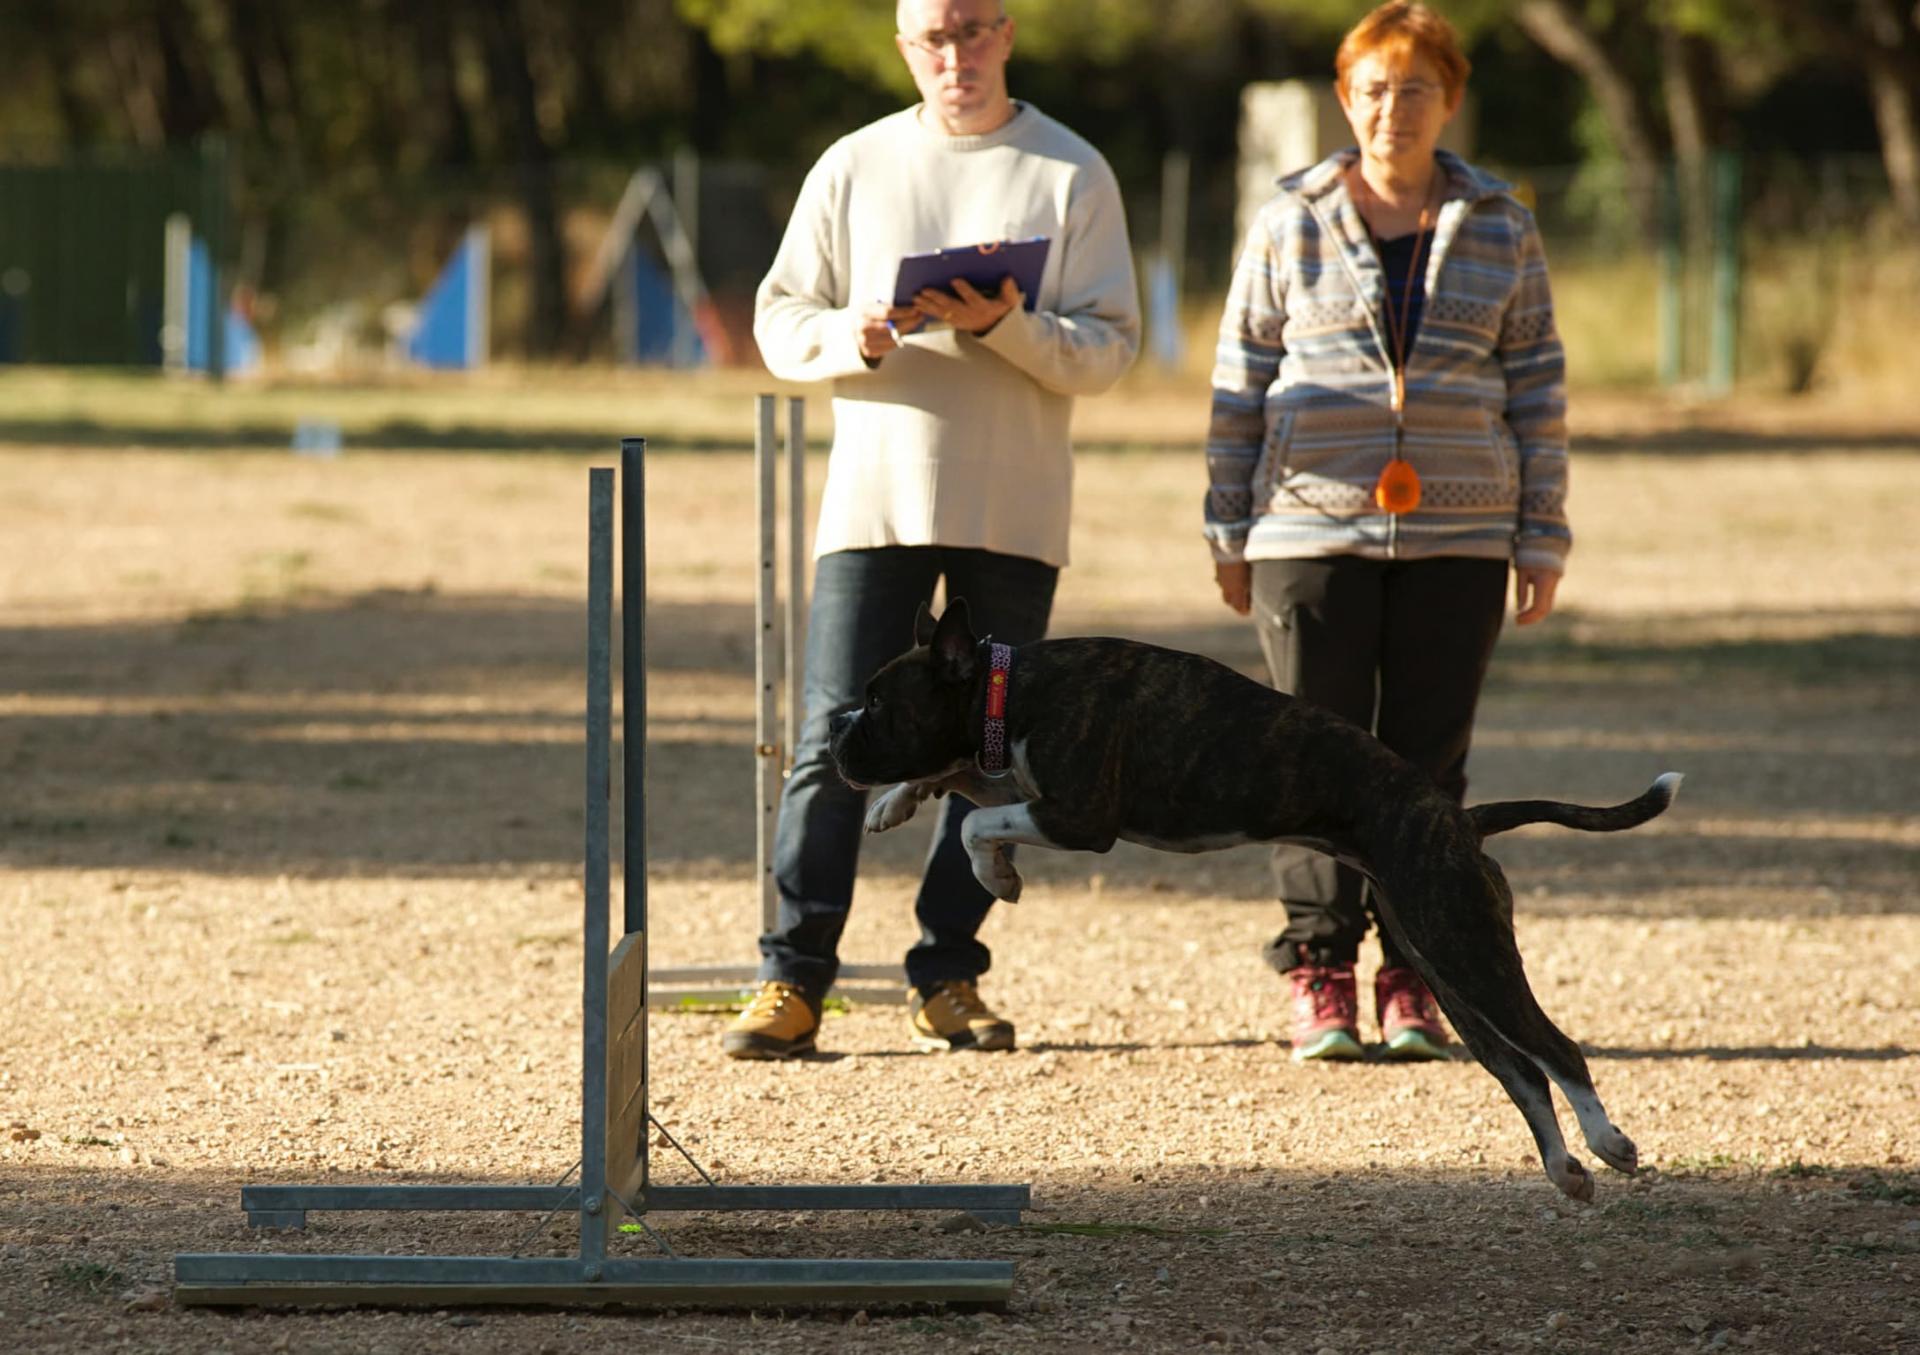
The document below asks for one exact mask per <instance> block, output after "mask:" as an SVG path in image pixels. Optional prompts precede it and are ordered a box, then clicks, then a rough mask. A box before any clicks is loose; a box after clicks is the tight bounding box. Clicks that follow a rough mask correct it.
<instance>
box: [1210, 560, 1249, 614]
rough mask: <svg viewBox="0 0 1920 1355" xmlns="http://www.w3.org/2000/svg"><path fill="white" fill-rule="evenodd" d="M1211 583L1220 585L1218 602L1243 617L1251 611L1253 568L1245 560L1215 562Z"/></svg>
mask: <svg viewBox="0 0 1920 1355" xmlns="http://www.w3.org/2000/svg"><path fill="white" fill-rule="evenodd" d="M1213 581H1214V582H1215V583H1217V584H1219V585H1220V600H1221V601H1222V602H1224V603H1226V604H1227V606H1229V607H1231V608H1233V610H1234V611H1236V612H1238V613H1240V615H1242V616H1245V615H1246V614H1247V613H1248V612H1250V611H1252V610H1253V566H1252V565H1250V564H1248V563H1247V562H1246V561H1245V560H1225V561H1222V560H1215V561H1214V562H1213Z"/></svg>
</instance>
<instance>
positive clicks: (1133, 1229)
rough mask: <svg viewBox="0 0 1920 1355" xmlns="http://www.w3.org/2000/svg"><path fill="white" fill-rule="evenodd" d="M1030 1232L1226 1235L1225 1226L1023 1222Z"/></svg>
mask: <svg viewBox="0 0 1920 1355" xmlns="http://www.w3.org/2000/svg"><path fill="white" fill-rule="evenodd" d="M1020 1226H1021V1229H1022V1231H1024V1232H1029V1233H1061V1234H1064V1235H1066V1236H1068V1237H1133V1236H1145V1237H1225V1236H1226V1235H1227V1230H1226V1229H1225V1228H1163V1227H1161V1226H1160V1225H1159V1224H1157V1223H1102V1222H1094V1223H1023V1224H1021V1225H1020Z"/></svg>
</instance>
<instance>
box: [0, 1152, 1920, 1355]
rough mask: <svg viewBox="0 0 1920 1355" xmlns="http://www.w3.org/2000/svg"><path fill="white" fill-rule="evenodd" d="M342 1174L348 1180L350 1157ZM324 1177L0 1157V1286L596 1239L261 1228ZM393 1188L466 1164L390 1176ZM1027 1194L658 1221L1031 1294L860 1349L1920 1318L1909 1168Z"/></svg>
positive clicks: (1517, 1339) (843, 1327)
mask: <svg viewBox="0 0 1920 1355" xmlns="http://www.w3.org/2000/svg"><path fill="white" fill-rule="evenodd" d="M342 1165H344V1166H345V1167H346V1168H347V1171H348V1176H352V1174H353V1172H352V1164H342ZM556 1165H557V1164H556ZM1129 1176H1130V1177H1131V1179H1128V1178H1129ZM309 1179H311V1178H303V1177H300V1176H297V1175H296V1176H280V1177H277V1178H270V1177H268V1176H265V1175H255V1176H251V1177H246V1176H243V1174H242V1173H240V1172H239V1171H235V1172H234V1173H233V1174H232V1175H231V1176H230V1177H229V1176H223V1175H221V1174H219V1173H212V1172H196V1173H180V1172H171V1171H164V1170H162V1171H155V1170H143V1171H140V1172H120V1173H118V1174H115V1175H114V1176H113V1177H112V1178H111V1179H110V1180H108V1179H103V1177H102V1175H101V1174H100V1173H98V1172H82V1171H78V1170H68V1169H61V1170H38V1169H32V1168H20V1167H9V1168H5V1169H0V1236H4V1237H6V1238H8V1239H9V1240H10V1246H9V1248H8V1257H9V1263H8V1271H9V1273H10V1276H11V1277H12V1278H11V1279H10V1280H9V1281H8V1282H7V1283H6V1286H5V1287H6V1288H7V1289H11V1290H13V1291H14V1292H13V1293H12V1294H11V1295H9V1296H8V1302H7V1307H8V1308H9V1309H10V1310H11V1311H12V1315H13V1316H14V1317H15V1318H16V1319H18V1318H21V1317H25V1316H33V1317H34V1318H35V1319H36V1321H39V1320H43V1317H44V1318H51V1317H52V1315H54V1314H58V1315H59V1322H60V1323H61V1325H62V1327H63V1328H65V1329H66V1330H68V1331H69V1332H78V1331H80V1329H81V1328H83V1327H84V1326H85V1325H86V1324H87V1323H89V1322H92V1321H95V1320H96V1319H97V1318H102V1319H103V1318H111V1319H112V1320H114V1321H116V1322H118V1323H120V1324H122V1329H121V1331H120V1335H121V1336H122V1337H124V1336H125V1335H126V1334H127V1333H126V1330H125V1329H126V1328H127V1327H128V1326H129V1325H130V1326H131V1329H132V1330H133V1331H134V1332H136V1333H139V1334H141V1335H143V1336H144V1338H145V1339H147V1340H149V1341H158V1340H160V1339H161V1338H162V1337H165V1338H167V1341H168V1348H189V1347H192V1346H196V1345H198V1346H210V1345H212V1344H216V1343H217V1344H222V1345H224V1344H227V1343H228V1342H229V1341H231V1340H233V1339H235V1337H234V1332H235V1329H234V1327H233V1325H232V1324H233V1322H234V1321H235V1319H234V1318H231V1317H227V1316H224V1315H222V1314H220V1313H218V1312H216V1311H209V1310H204V1309H184V1308H179V1307H175V1306H169V1305H164V1304H163V1305H160V1306H159V1307H157V1308H155V1309H153V1310H151V1311H145V1312H138V1311H136V1312H133V1313H126V1312H125V1311H124V1306H125V1296H126V1293H127V1291H128V1290H130V1289H131V1290H139V1289H142V1288H149V1289H152V1290H158V1291H162V1292H164V1291H166V1290H168V1289H170V1286H171V1278H172V1258H173V1256H174V1255H176V1254H178V1253H181V1252H206V1251H213V1252H221V1251H228V1252H235V1251H247V1252H253V1251H259V1252H267V1251H271V1252H292V1253H331V1254H362V1255H368V1254H371V1255H381V1256H386V1255H441V1256H490V1255H491V1256H504V1255H508V1254H510V1253H513V1252H514V1251H516V1250H519V1251H521V1253H522V1254H526V1255H535V1256H572V1255H575V1254H576V1251H575V1247H576V1243H575V1228H574V1221H573V1216H571V1215H562V1216H560V1217H559V1218H556V1219H554V1220H552V1221H551V1222H550V1223H549V1224H547V1225H546V1226H533V1227H532V1228H531V1235H530V1232H529V1226H530V1224H534V1223H535V1220H534V1219H533V1218H532V1216H528V1215H522V1214H505V1215H503V1214H493V1213H478V1214H474V1213H468V1214H438V1215H430V1214H426V1215H423V1214H314V1215H310V1216H309V1226H308V1228H307V1230H306V1231H305V1232H301V1233H286V1232H267V1231H255V1230H250V1229H249V1228H248V1227H247V1226H246V1224H245V1220H244V1216H243V1215H242V1214H241V1212H240V1210H239V1207H238V1191H239V1186H240V1184H241V1183H242V1181H243V1180H247V1181H250V1182H252V1183H255V1184H266V1183H268V1182H269V1181H270V1180H278V1181H280V1182H283V1183H288V1184H291V1183H296V1182H299V1181H301V1180H309ZM330 1179H331V1180H332V1181H334V1182H336V1183H338V1182H342V1181H344V1180H345V1179H347V1177H334V1178H330ZM399 1179H405V1180H407V1181H410V1182H416V1183H424V1182H428V1181H431V1182H433V1183H436V1184H455V1183H458V1182H459V1181H460V1180H462V1179H465V1180H470V1178H455V1179H448V1178H423V1177H417V1176H413V1175H411V1174H398V1173H383V1174H381V1180H382V1181H383V1182H387V1183H391V1182H394V1181H396V1180H399ZM514 1183H515V1182H512V1181H509V1180H504V1179H495V1180H492V1181H488V1182H486V1183H485V1184H514ZM1034 1184H1035V1186H1036V1204H1037V1205H1038V1206H1039V1208H1038V1209H1037V1210H1036V1211H1034V1212H1032V1213H1030V1214H1029V1215H1027V1219H1026V1222H1025V1223H1024V1224H1023V1225H1022V1226H1020V1227H1018V1228H988V1229H983V1230H982V1229H971V1228H965V1227H956V1226H954V1224H955V1221H956V1218H957V1217H958V1216H955V1215H952V1214H949V1213H942V1214H938V1215H932V1216H928V1215H924V1214H923V1215H914V1214H904V1213H897V1214H846V1215H837V1214H832V1213H809V1214H800V1215H782V1214H768V1213H758V1214H738V1215H715V1214H706V1215H659V1214H656V1215H654V1216H653V1217H652V1222H653V1223H654V1225H655V1226H656V1227H657V1228H658V1229H659V1232H660V1234H661V1235H662V1236H664V1237H665V1238H666V1239H667V1241H668V1242H669V1243H670V1244H671V1245H672V1246H673V1248H674V1250H675V1251H676V1252H677V1253H678V1254H680V1255H682V1256H686V1257H693V1258H703V1257H710V1258H722V1257H743V1258H755V1259H776V1258H797V1259H826V1258H842V1259H846V1258H863V1257H864V1258H876V1259H974V1260H1008V1261H1012V1262H1013V1263H1014V1268H1015V1269H1014V1274H1015V1285H1014V1298H1013V1301H1012V1303H1011V1304H1010V1305H1009V1306H1008V1308H1007V1310H1006V1311H1005V1312H1004V1313H1002V1314H998V1315H993V1316H985V1317H983V1316H976V1315H972V1314H967V1313H962V1312H955V1311H952V1310H947V1309H930V1308H926V1307H919V1308H907V1309H892V1308H887V1307H883V1306H881V1305H877V1304H875V1305H870V1306H869V1311H868V1312H867V1314H866V1319H865V1320H864V1321H859V1322H856V1323H853V1324H848V1323H847V1310H846V1309H845V1308H843V1309H841V1310H839V1311H827V1310H821V1311H818V1312H816V1313H813V1314H811V1315H809V1314H807V1313H805V1312H803V1311H796V1312H792V1313H789V1314H787V1318H788V1320H789V1321H790V1322H791V1321H797V1322H799V1323H800V1324H801V1327H800V1329H799V1331H798V1332H796V1330H795V1329H794V1328H793V1327H791V1326H789V1327H786V1328H782V1329H780V1330H782V1332H783V1334H784V1335H787V1336H792V1335H797V1334H800V1333H801V1332H804V1330H805V1327H806V1326H809V1325H815V1326H817V1329H818V1337H819V1341H820V1342H822V1343H830V1344H832V1345H833V1346H834V1347H835V1348H837V1349H852V1350H862V1351H864V1350H875V1351H882V1350H895V1349H900V1348H902V1345H901V1343H902V1342H903V1341H906V1342H911V1341H912V1340H913V1338H914V1337H916V1336H919V1337H935V1338H940V1340H941V1341H942V1342H943V1343H951V1342H952V1341H954V1340H969V1341H972V1340H980V1339H985V1340H987V1341H989V1342H990V1343H991V1344H992V1345H994V1346H995V1348H1008V1347H1014V1348H1020V1349H1028V1348H1033V1349H1046V1348H1052V1349H1060V1348H1066V1347H1064V1346H1063V1345H1062V1344H1060V1343H1062V1342H1067V1343H1070V1344H1071V1348H1075V1349H1080V1348H1085V1349H1095V1348H1099V1349H1111V1348H1113V1347H1115V1346H1118V1345H1130V1344H1139V1345H1144V1346H1146V1347H1150V1348H1155V1349H1200V1348H1203V1347H1204V1346H1206V1345H1209V1344H1220V1345H1223V1346H1225V1347H1227V1348H1244V1347H1246V1346H1248V1345H1249V1344H1251V1343H1252V1342H1253V1341H1255V1340H1257V1339H1264V1340H1265V1341H1267V1342H1269V1343H1271V1344H1274V1345H1277V1346H1279V1347H1280V1348H1287V1349H1307V1350H1313V1349H1320V1348H1323V1347H1326V1346H1328V1345H1330V1344H1335V1343H1336V1342H1337V1343H1338V1348H1341V1349H1366V1350H1375V1349H1392V1350H1436V1349H1445V1350H1481V1349H1494V1348H1501V1347H1506V1346H1509V1345H1514V1344H1521V1345H1531V1344H1534V1343H1535V1341H1536V1338H1539V1339H1544V1340H1548V1341H1550V1342H1551V1344H1552V1347H1553V1348H1554V1349H1555V1350H1569V1351H1599V1350H1606V1351H1612V1350H1620V1349H1627V1348H1634V1349H1641V1348H1645V1349H1692V1348H1719V1347H1721V1346H1724V1345H1727V1344H1729V1339H1731V1342H1732V1343H1733V1344H1735V1345H1737V1346H1744V1345H1752V1344H1756V1343H1757V1344H1759V1345H1760V1346H1762V1347H1763V1348H1765V1349H1770V1350H1811V1349H1820V1350H1825V1351H1834V1352H1855V1351H1881V1350H1887V1349H1892V1348H1894V1346H1895V1345H1897V1339H1896V1334H1897V1332H1899V1331H1900V1330H1901V1329H1902V1328H1901V1325H1900V1324H1903V1323H1904V1324H1907V1325H1908V1326H1909V1327H1910V1326H1911V1324H1912V1323H1913V1322H1914V1320H1915V1319H1916V1318H1917V1317H1920V1301H1917V1300H1916V1298H1915V1295H1914V1293H1913V1292H1912V1290H1911V1289H1910V1288H1906V1289H1902V1288H1901V1287H1900V1286H1899V1282H1898V1280H1897V1278H1895V1276H1894V1275H1893V1274H1892V1273H1891V1270H1890V1268H1891V1267H1893V1266H1894V1265H1895V1264H1896V1263H1898V1262H1902V1261H1904V1262H1906V1263H1909V1264H1910V1263H1911V1259H1912V1256H1913V1253H1914V1251H1915V1249H1916V1246H1920V1244H1916V1243H1915V1242H1914V1241H1912V1240H1911V1237H1912V1235H1911V1234H1910V1233H1901V1232H1898V1231H1889V1228H1890V1225H1891V1227H1892V1228H1893V1229H1898V1227H1899V1225H1900V1220H1901V1219H1904V1218H1910V1217H1912V1216H1913V1214H1914V1212H1915V1209H1914V1206H1915V1204H1916V1202H1920V1178H1916V1177H1915V1176H1913V1175H1912V1174H1911V1173H1907V1174H1904V1175H1902V1174H1888V1173H1882V1172H1877V1171H1869V1170H1852V1169H1830V1168H1822V1167H1804V1166H1802V1167H1796V1168H1789V1169H1783V1170H1777V1171H1772V1172H1762V1171H1758V1170H1755V1169H1751V1168H1737V1167H1710V1168H1706V1169H1700V1170H1689V1171H1685V1172H1683V1173H1679V1174H1675V1175H1671V1176H1667V1175H1660V1174H1658V1173H1655V1174H1653V1175H1651V1176H1646V1177H1642V1178H1641V1179H1640V1180H1639V1181H1636V1182H1627V1181H1625V1180H1623V1179H1621V1178H1619V1177H1615V1176H1611V1175H1609V1176H1607V1177H1606V1178H1605V1179H1604V1180H1603V1181H1602V1182H1601V1183H1600V1193H1599V1195H1598V1198H1597V1201H1596V1203H1595V1204H1593V1205H1592V1206H1589V1207H1587V1208H1584V1209H1578V1210H1576V1209H1572V1208H1570V1207H1569V1206H1566V1205H1565V1204H1564V1203H1557V1202H1556V1201H1557V1197H1556V1196H1555V1195H1554V1194H1553V1192H1552V1191H1551V1190H1550V1189H1549V1188H1547V1187H1546V1186H1545V1185H1544V1183H1542V1182H1540V1181H1539V1180H1538V1179H1536V1178H1533V1177H1532V1175H1531V1174H1530V1173H1526V1172H1522V1171H1518V1170H1516V1171H1514V1172H1512V1173H1499V1172H1493V1171H1484V1170H1482V1171H1472V1170H1468V1171H1459V1170H1429V1169H1421V1170H1406V1169H1393V1168H1390V1167H1387V1166H1381V1167H1380V1168H1378V1169H1369V1170H1368V1171H1366V1172H1364V1173H1345V1174H1333V1175H1328V1174H1322V1173H1312V1172H1301V1171H1267V1170H1262V1169H1258V1168H1229V1169H1219V1168H1209V1167H1206V1166H1199V1165H1173V1166H1169V1165H1165V1164H1154V1163H1152V1162H1151V1161H1149V1160H1148V1159H1147V1158H1145V1157H1143V1159H1142V1160H1141V1163H1140V1164H1139V1169H1138V1170H1134V1169H1133V1164H1125V1163H1122V1164H1115V1165H1113V1166H1092V1167H1087V1168H1083V1169H1080V1170H1077V1171H1075V1172H1072V1173H1070V1174H1065V1173H1057V1174H1055V1175H1054V1176H1053V1177H1051V1178H1050V1179H1046V1180H1042V1181H1037V1182H1035V1183H1034ZM1889 1202H1891V1212H1889V1208H1888V1203H1889ZM1442 1238H1444V1239H1445V1244H1444V1245H1440V1246H1436V1245H1434V1244H1435V1242H1436V1240H1438V1239H1442ZM611 1251H612V1254H613V1255H616V1256H635V1257H644V1256H649V1255H657V1254H658V1253H657V1251H655V1249H654V1246H653V1244H652V1242H651V1241H650V1240H649V1239H648V1238H647V1237H646V1236H645V1235H627V1236H623V1237H620V1238H618V1239H617V1240H616V1241H615V1242H614V1243H613V1244H612V1248H611ZM1371 1296H1378V1297H1377V1298H1374V1297H1371ZM1389 1296H1390V1301H1389ZM848 1306H849V1307H854V1306H860V1305H859V1304H857V1303H856V1304H852V1305H848ZM433 1307H434V1308H435V1309H437V1310H438V1311H433V1312H428V1311H421V1310H415V1311H412V1312H402V1313H399V1314H395V1313H381V1312H378V1311H360V1312H349V1313H344V1314H339V1315H336V1317H335V1318H333V1319H332V1320H331V1321H330V1324H329V1327H328V1335H329V1337H331V1338H332V1339H334V1340H336V1341H341V1342H345V1343H346V1345H347V1346H351V1345H352V1344H354V1343H355V1341H356V1338H354V1337H353V1335H352V1333H353V1332H354V1331H360V1338H363V1339H364V1341H365V1342H367V1343H371V1342H373V1341H374V1339H375V1338H376V1337H377V1338H378V1339H379V1342H380V1343H381V1344H383V1345H391V1344H392V1343H393V1342H394V1341H396V1340H398V1341H401V1342H403V1343H406V1344H409V1345H413V1347H414V1348H416V1349H442V1348H448V1349H451V1348H456V1347H454V1346H451V1345H445V1344H443V1343H444V1342H446V1341H448V1340H451V1339H453V1338H459V1337H462V1336H464V1335H467V1334H465V1333H461V1332H453V1333H451V1335H450V1336H449V1335H448V1334H447V1333H446V1330H445V1329H446V1327H447V1326H448V1325H449V1324H448V1320H447V1319H448V1312H447V1311H446V1307H447V1305H445V1304H436V1305H433ZM470 1311H471V1313H472V1314H473V1316H471V1317H468V1318H463V1319H461V1320H460V1321H457V1322H455V1323H453V1324H452V1325H454V1326H463V1327H471V1326H474V1325H476V1324H478V1323H511V1324H513V1327H512V1329H513V1330H514V1331H515V1332H518V1333H520V1334H522V1335H523V1336H525V1337H526V1338H527V1339H528V1342H529V1348H531V1345H532V1344H533V1342H534V1339H535V1338H536V1337H541V1338H544V1337H545V1335H546V1334H547V1330H548V1326H549V1325H551V1327H552V1328H553V1330H554V1331H556V1332H564V1331H569V1330H570V1331H571V1333H572V1334H571V1335H568V1336H567V1337H566V1340H567V1343H568V1344H569V1346H570V1348H574V1349H595V1350H598V1349H603V1348H612V1347H611V1343H612V1342H613V1341H616V1340H626V1339H631V1331H632V1329H631V1328H629V1327H628V1325H627V1322H626V1321H625V1320H622V1319H621V1318H619V1317H617V1316H609V1317H606V1318H602V1319H597V1320H595V1321H593V1322H591V1323H588V1324H582V1323H581V1322H580V1321H579V1314H577V1313H575V1314H572V1315H567V1314H552V1315H549V1314H545V1313H542V1312H540V1311H538V1310H513V1309H507V1310H501V1309H487V1308H474V1309H471V1310H470ZM773 1316H774V1314H772V1313H760V1314H749V1313H745V1312H740V1313H736V1314H734V1315H733V1316H731V1317H729V1318H726V1319H724V1320H723V1321H722V1322H721V1325H720V1327H719V1329H720V1330H721V1331H723V1332H725V1331H728V1330H730V1329H731V1328H732V1327H733V1325H734V1324H737V1337H738V1340H739V1341H740V1343H741V1344H742V1345H750V1344H756V1343H758V1342H759V1341H760V1340H761V1339H763V1337H764V1335H765V1332H764V1328H765V1327H766V1325H767V1323H768V1322H769V1321H770V1320H771V1319H772V1317H773ZM284 1320H285V1319H278V1320H277V1321H281V1322H284ZM645 1320H646V1321H647V1323H648V1325H647V1327H646V1328H645V1330H646V1332H647V1333H648V1339H649V1340H650V1341H651V1342H653V1343H655V1344H658V1343H661V1342H663V1341H664V1343H665V1344H667V1345H674V1344H676V1335H675V1334H676V1332H680V1333H683V1334H684V1333H686V1332H687V1331H688V1330H689V1329H690V1328H693V1327H695V1326H696V1325H697V1326H698V1327H699V1330H700V1331H702V1332H704V1333H709V1334H706V1335H702V1336H700V1337H698V1338H697V1339H698V1340H700V1341H701V1342H714V1343H716V1344H718V1343H720V1341H721V1340H723V1339H724V1338H716V1337H715V1336H713V1335H711V1334H710V1333H711V1332H713V1331H714V1330H715V1326H714V1319H713V1318H712V1317H709V1316H706V1315H703V1314H700V1313H698V1312H694V1311H687V1310H684V1309H683V1310H681V1311H679V1312H677V1313H667V1314H664V1315H651V1316H649V1317H647V1318H646V1319H645ZM136 1339H139V1337H138V1336H137V1337H136ZM242 1339H243V1341H244V1342H245V1343H251V1340H249V1339H247V1338H242ZM473 1339H484V1338H483V1337H476V1338H473ZM422 1340H424V1341H427V1342H429V1343H431V1344H430V1345H425V1346H423V1345H418V1344H416V1343H417V1342H419V1341H422ZM1890 1342H1891V1343H1892V1344H1890ZM1708 1343H1711V1344H1710V1345H1709V1344H1708ZM923 1345H924V1348H927V1349H938V1348H944V1346H943V1345H933V1344H924V1343H923ZM74 1348H79V1347H74ZM911 1348H916V1349H918V1348H923V1347H922V1346H913V1347H911Z"/></svg>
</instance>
